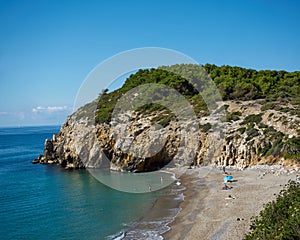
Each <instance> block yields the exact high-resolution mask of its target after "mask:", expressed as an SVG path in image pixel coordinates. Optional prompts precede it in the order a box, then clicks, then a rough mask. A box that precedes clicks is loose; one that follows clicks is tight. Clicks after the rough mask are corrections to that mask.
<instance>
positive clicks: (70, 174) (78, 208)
mask: <svg viewBox="0 0 300 240" xmlns="http://www.w3.org/2000/svg"><path fill="white" fill-rule="evenodd" d="M59 129H60V126H39V127H16V128H13V127H10V128H0V206H1V207H0V238H1V239H4V240H6V239H151V240H152V239H163V238H162V234H163V233H164V232H166V231H168V230H169V227H168V224H169V223H170V222H171V221H172V220H173V219H174V217H175V215H176V214H177V213H178V211H179V210H180V208H179V204H180V202H182V201H183V190H184V188H183V187H182V186H181V185H180V184H178V183H179V182H176V181H175V182H174V183H172V184H171V185H169V186H168V187H166V188H164V189H162V190H159V191H153V192H148V193H127V192H122V191H117V190H115V189H112V188H110V187H108V186H106V185H104V184H102V183H101V182H100V181H98V180H97V179H96V178H94V177H93V176H92V175H91V174H90V173H89V171H87V170H65V169H63V168H61V167H60V166H57V165H40V164H32V163H31V161H32V160H33V159H34V158H36V157H37V156H38V155H39V154H42V153H43V149H44V142H45V139H47V138H48V139H51V138H52V134H53V133H58V132H59Z"/></svg>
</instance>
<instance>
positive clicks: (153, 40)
mask: <svg viewBox="0 0 300 240" xmlns="http://www.w3.org/2000/svg"><path fill="white" fill-rule="evenodd" d="M299 12H300V1H297V0H295V1H276V0H273V1H266V0H251V1H250V0H249V1H247V0H245V1H239V0H229V1H221V0H220V1H216V0H211V1H201V0H200V1H199V0H198V1H192V0H186V1H179V0H172V1H169V0H164V1H157V0H152V1H133V0H128V1H121V0H119V1H117V0H110V1H108V0H106V1H100V0H99V1H83V0H81V1H78V0H72V1H71V0H70V1H66V0H26V1H25V0H19V1H17V0H0V96H1V101H0V127H4V126H27V125H59V124H62V123H63V122H64V121H65V118H66V116H67V115H68V114H70V113H71V112H72V108H73V102H74V99H75V97H76V94H77V92H78V90H79V88H80V86H81V84H82V82H83V81H84V79H85V78H86V77H87V75H88V74H89V72H90V71H91V70H92V69H93V68H94V67H95V66H97V65H98V64H99V63H100V62H102V61H104V60H105V59H107V58H109V57H111V56H113V55H115V54H117V53H119V52H122V51H126V50H130V49H134V48H142V47H162V48H168V49H174V50H176V51H179V52H182V53H184V54H186V55H188V56H190V57H191V58H193V59H195V60H196V61H197V62H199V63H200V64H205V63H213V64H216V65H235V66H241V67H246V68H252V69H257V70H260V69H275V70H286V71H297V70H298V71H299V70H300V14H299ZM99 92H100V90H99Z"/></svg>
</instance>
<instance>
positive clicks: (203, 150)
mask: <svg viewBox="0 0 300 240" xmlns="http://www.w3.org/2000/svg"><path fill="white" fill-rule="evenodd" d="M268 104H269V103H266V102H263V101H259V100H257V101H244V102H233V101H227V102H223V103H222V104H220V106H219V109H221V108H223V109H225V111H226V114H227V115H226V116H223V121H222V122H221V123H215V122H214V121H215V119H213V117H210V116H207V117H202V118H200V119H199V126H200V128H199V130H197V129H196V128H195V129H193V131H199V135H198V138H190V139H189V140H188V141H186V142H185V144H184V145H182V141H183V140H182V139H187V138H188V137H189V136H188V135H189V134H190V132H187V131H185V130H184V129H185V128H183V130H182V128H180V126H182V125H185V126H187V125H189V124H191V123H192V120H190V122H189V121H187V122H185V123H178V122H176V121H171V122H170V123H169V124H168V125H167V126H164V127H162V126H159V125H157V124H152V123H151V119H152V118H155V117H157V116H158V115H159V114H160V113H159V112H156V113H154V114H152V115H150V116H147V117H145V118H143V117H142V116H140V115H139V114H137V113H133V115H132V117H131V120H130V122H128V124H126V125H115V126H114V127H111V126H110V125H108V124H105V123H103V124H97V125H93V124H89V122H88V118H86V117H80V111H79V112H77V113H75V114H73V115H72V116H70V117H69V118H68V119H67V121H66V123H65V124H64V125H63V126H62V128H61V130H60V133H59V134H57V135H54V137H53V139H52V140H47V141H46V143H45V150H44V155H43V156H40V157H39V158H38V159H36V160H35V161H34V163H44V164H47V163H48V164H59V165H61V166H62V167H65V168H84V167H99V166H102V167H103V166H107V167H110V168H112V169H114V170H125V171H151V170H156V169H159V168H161V167H163V166H165V165H166V164H168V163H169V164H171V165H172V164H180V165H185V166H186V165H187V166H188V165H211V164H216V165H219V166H221V165H222V166H224V165H226V166H228V165H230V166H237V167H240V168H245V167H248V166H251V165H255V164H274V163H277V164H278V163H280V164H289V163H297V162H298V163H299V161H300V159H299V152H300V149H299V126H300V118H299V116H298V115H296V114H293V111H292V110H293V107H292V106H287V105H285V104H284V103H275V104H281V108H280V109H286V108H287V107H288V109H290V110H291V111H281V110H274V109H273V108H270V107H268V106H269V105H270V104H269V105H268ZM277 109H278V108H277ZM216 111H218V110H216ZM194 121H195V120H194ZM214 129H221V131H214ZM120 135H122V136H121V137H120ZM178 153H179V154H178ZM177 156H180V157H179V158H178V159H176V162H175V163H174V162H173V161H172V160H173V158H174V157H176V158H177Z"/></svg>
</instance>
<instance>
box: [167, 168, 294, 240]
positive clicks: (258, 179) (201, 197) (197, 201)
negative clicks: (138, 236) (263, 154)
mask: <svg viewBox="0 0 300 240" xmlns="http://www.w3.org/2000/svg"><path fill="white" fill-rule="evenodd" d="M226 171H227V172H228V173H230V174H231V175H232V176H233V180H234V181H233V182H231V183H228V184H227V185H228V186H230V187H232V188H231V189H230V190H222V187H223V186H224V180H223V178H224V176H225V175H224V173H223V171H222V170H221V169H217V168H211V167H203V168H196V169H189V170H187V172H186V173H185V174H184V175H183V176H182V177H181V181H182V184H183V185H184V186H185V187H186V190H185V192H184V196H185V200H184V202H183V203H182V204H181V206H180V207H181V211H180V212H179V214H178V215H177V216H176V218H175V220H174V221H173V222H172V223H171V224H170V227H171V230H170V231H168V232H167V233H165V234H164V236H163V237H164V239H189V240H193V239H202V240H205V239H209V240H212V239H226V240H227V239H228V240H237V239H243V237H244V235H245V234H246V233H247V232H248V231H249V226H250V222H251V217H252V216H255V215H257V214H258V213H259V212H260V210H262V209H263V206H264V204H265V203H267V202H270V201H272V200H274V199H275V198H276V195H277V194H278V193H279V192H280V190H281V189H283V187H284V185H285V184H286V183H287V182H288V181H289V180H290V179H292V180H295V179H296V175H297V174H299V172H298V173H297V172H296V171H295V170H293V169H292V168H291V169H289V170H286V169H282V168H276V167H267V166H261V167H254V168H252V169H247V170H237V169H226ZM298 171H299V169H298Z"/></svg>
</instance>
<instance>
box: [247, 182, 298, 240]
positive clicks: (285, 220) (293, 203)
mask: <svg viewBox="0 0 300 240" xmlns="http://www.w3.org/2000/svg"><path fill="white" fill-rule="evenodd" d="M250 230H251V232H250V233H248V234H247V235H246V236H245V238H244V239H245V240H254V239H255V240H256V239H278V240H289V239H291V240H292V239H300V183H299V182H295V181H289V183H288V184H287V185H286V186H285V189H283V190H282V191H281V192H280V193H279V195H278V197H277V199H276V200H275V201H272V202H270V203H268V204H266V205H265V209H264V210H262V211H261V212H260V214H259V216H256V217H254V218H253V219H252V222H251V226H250Z"/></svg>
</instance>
